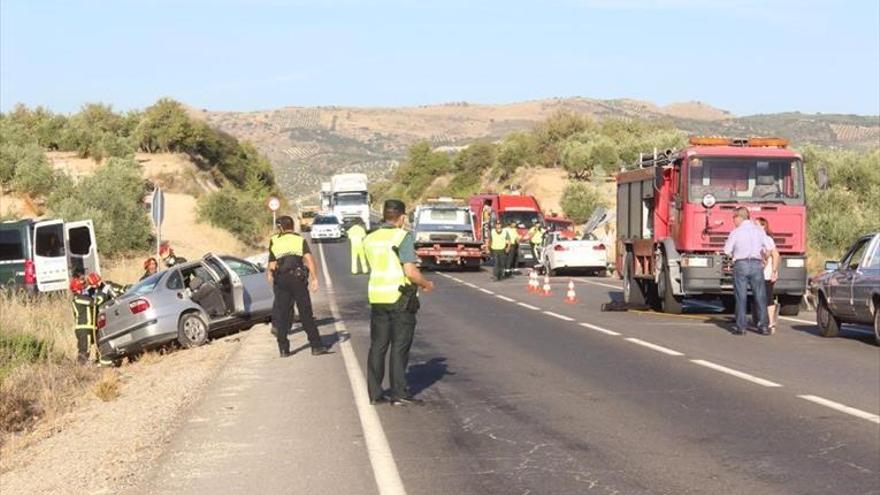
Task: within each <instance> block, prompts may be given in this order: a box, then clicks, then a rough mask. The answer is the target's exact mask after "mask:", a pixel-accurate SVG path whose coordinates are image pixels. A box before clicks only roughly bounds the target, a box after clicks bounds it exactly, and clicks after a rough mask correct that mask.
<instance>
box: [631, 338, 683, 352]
mask: <svg viewBox="0 0 880 495" xmlns="http://www.w3.org/2000/svg"><path fill="white" fill-rule="evenodd" d="M626 340H628V341H629V342H632V343H633V344H638V345H640V346H642V347H647V348H648V349H654V350H655V351H657V352H662V353H663V354H668V355H670V356H684V354H682V353H680V352H678V351H676V350H673V349H670V348H668V347H663V346H662V345H657V344H652V343H650V342H647V341H645V340H642V339H636V338H633V337H627V338H626Z"/></svg>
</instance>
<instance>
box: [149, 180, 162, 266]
mask: <svg viewBox="0 0 880 495" xmlns="http://www.w3.org/2000/svg"><path fill="white" fill-rule="evenodd" d="M150 216H151V217H152V219H153V227H155V228H156V255H157V256H158V255H159V246H161V245H162V221H163V220H165V194H164V193H163V192H162V188H161V187H159V186H156V190H155V191H154V192H153V200H152V201H151V203H150Z"/></svg>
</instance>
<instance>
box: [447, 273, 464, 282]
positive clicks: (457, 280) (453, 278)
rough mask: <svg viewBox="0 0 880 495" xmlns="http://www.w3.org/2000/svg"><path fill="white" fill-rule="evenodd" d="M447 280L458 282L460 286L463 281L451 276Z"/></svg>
mask: <svg viewBox="0 0 880 495" xmlns="http://www.w3.org/2000/svg"><path fill="white" fill-rule="evenodd" d="M449 278H451V279H452V280H455V281H456V282H458V283H460V284H463V283H464V280H462V279H460V278H458V277H453V276H452V275H450V276H449Z"/></svg>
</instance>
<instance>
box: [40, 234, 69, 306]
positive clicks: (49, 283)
mask: <svg viewBox="0 0 880 495" xmlns="http://www.w3.org/2000/svg"><path fill="white" fill-rule="evenodd" d="M31 245H32V246H33V249H34V271H35V273H36V276H37V290H38V291H40V292H49V291H55V290H66V289H67V286H68V285H69V283H70V274H69V273H68V271H67V248H66V247H65V242H64V220H46V221H43V222H37V223H36V224H34V238H33V243H32V244H31Z"/></svg>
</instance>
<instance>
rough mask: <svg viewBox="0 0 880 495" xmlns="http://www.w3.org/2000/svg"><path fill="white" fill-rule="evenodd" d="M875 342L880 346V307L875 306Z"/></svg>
mask: <svg viewBox="0 0 880 495" xmlns="http://www.w3.org/2000/svg"><path fill="white" fill-rule="evenodd" d="M874 340H876V341H877V345H880V305H878V304H874Z"/></svg>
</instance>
